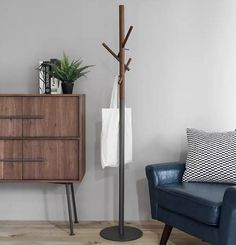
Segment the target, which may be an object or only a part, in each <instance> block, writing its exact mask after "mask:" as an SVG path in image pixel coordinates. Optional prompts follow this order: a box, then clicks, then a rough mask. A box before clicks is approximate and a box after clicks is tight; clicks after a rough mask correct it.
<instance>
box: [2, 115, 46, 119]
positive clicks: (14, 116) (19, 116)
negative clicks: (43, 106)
mask: <svg viewBox="0 0 236 245" xmlns="http://www.w3.org/2000/svg"><path fill="white" fill-rule="evenodd" d="M44 118H45V116H42V115H35V116H34V115H9V116H8V115H0V119H44Z"/></svg>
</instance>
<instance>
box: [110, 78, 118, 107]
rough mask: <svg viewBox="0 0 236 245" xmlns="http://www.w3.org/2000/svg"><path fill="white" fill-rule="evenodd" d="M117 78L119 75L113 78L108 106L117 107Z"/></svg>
mask: <svg viewBox="0 0 236 245" xmlns="http://www.w3.org/2000/svg"><path fill="white" fill-rule="evenodd" d="M118 80H119V76H118V75H116V76H115V78H114V83H113V88H112V93H111V102H110V108H115V109H117V108H118Z"/></svg>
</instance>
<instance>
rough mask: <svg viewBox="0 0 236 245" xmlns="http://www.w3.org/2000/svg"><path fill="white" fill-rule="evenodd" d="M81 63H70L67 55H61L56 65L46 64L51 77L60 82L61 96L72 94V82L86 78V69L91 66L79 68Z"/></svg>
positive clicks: (78, 61) (80, 61) (79, 60)
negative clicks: (49, 68)
mask: <svg viewBox="0 0 236 245" xmlns="http://www.w3.org/2000/svg"><path fill="white" fill-rule="evenodd" d="M82 62H83V61H82V60H81V59H78V60H75V61H74V60H73V61H71V62H70V61H69V57H68V55H66V54H65V53H63V57H62V59H61V60H58V62H56V63H51V62H49V63H48V64H49V66H51V73H52V76H54V77H55V78H57V79H59V80H61V86H62V92H63V94H72V92H73V87H74V82H75V81H76V80H77V79H79V78H80V77H83V76H86V74H87V73H88V72H89V71H88V68H89V67H92V65H86V66H81V65H82Z"/></svg>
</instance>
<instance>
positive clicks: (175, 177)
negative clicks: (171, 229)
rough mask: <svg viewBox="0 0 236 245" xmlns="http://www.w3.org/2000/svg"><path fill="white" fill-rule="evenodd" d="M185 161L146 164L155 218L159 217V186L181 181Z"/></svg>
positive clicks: (152, 210) (152, 211) (153, 216)
mask: <svg viewBox="0 0 236 245" xmlns="http://www.w3.org/2000/svg"><path fill="white" fill-rule="evenodd" d="M184 170H185V163H162V164H152V165H148V166H146V176H147V179H148V186H149V197H150V205H151V213H152V218H153V219H158V211H157V210H158V195H157V190H156V188H157V187H158V186H162V185H167V184H174V183H181V182H182V176H183V173H184Z"/></svg>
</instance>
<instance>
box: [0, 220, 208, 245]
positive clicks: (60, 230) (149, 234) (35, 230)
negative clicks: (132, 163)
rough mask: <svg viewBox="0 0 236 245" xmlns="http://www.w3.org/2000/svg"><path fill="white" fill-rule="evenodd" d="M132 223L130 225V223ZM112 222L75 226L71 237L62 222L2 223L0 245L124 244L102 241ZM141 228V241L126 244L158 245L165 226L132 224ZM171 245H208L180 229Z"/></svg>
mask: <svg viewBox="0 0 236 245" xmlns="http://www.w3.org/2000/svg"><path fill="white" fill-rule="evenodd" d="M127 224H129V225H130V224H131V223H127ZM110 225H111V222H81V223H80V224H76V225H75V233H76V235H75V236H69V234H68V227H67V224H65V223H61V222H32V221H30V222H26V221H24V222H21V221H20V222H19V221H1V222H0V245H11V244H12V245H34V244H35V245H42V244H45V245H52V244H55V245H69V244H72V245H73V244H77V245H109V244H124V243H119V242H111V241H106V240H104V239H102V238H101V237H100V236H99V232H100V230H101V229H102V228H104V227H107V226H110ZM132 225H134V226H136V227H139V228H140V229H142V231H143V233H144V235H143V237H142V238H141V239H139V240H136V241H133V242H126V243H125V244H132V245H136V244H137V245H154V244H155V245H158V241H159V238H160V235H161V232H162V228H163V225H162V224H160V223H158V222H153V221H150V222H142V223H137V222H133V223H132ZM168 245H209V244H208V243H204V242H202V241H200V240H198V239H196V238H193V237H191V236H188V235H186V234H184V233H183V232H180V231H178V230H173V232H172V235H171V238H170V242H169V243H168Z"/></svg>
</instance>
